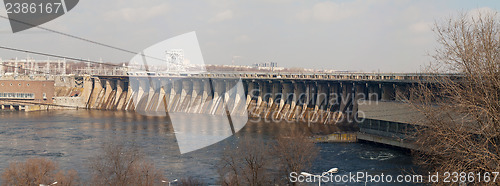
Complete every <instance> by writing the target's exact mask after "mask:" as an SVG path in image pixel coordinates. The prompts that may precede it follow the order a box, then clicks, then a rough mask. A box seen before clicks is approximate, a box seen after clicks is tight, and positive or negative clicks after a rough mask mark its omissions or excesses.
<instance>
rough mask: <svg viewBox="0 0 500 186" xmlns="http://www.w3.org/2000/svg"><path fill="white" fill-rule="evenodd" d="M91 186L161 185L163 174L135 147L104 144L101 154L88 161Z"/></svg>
mask: <svg viewBox="0 0 500 186" xmlns="http://www.w3.org/2000/svg"><path fill="white" fill-rule="evenodd" d="M90 162H91V164H90V168H91V172H92V174H93V180H92V185H145V186H150V185H161V184H162V180H165V179H164V178H163V174H162V173H161V171H160V170H158V169H156V168H155V166H154V165H153V164H152V163H150V162H148V161H146V159H145V157H144V154H143V153H142V152H141V151H140V150H139V149H138V147H137V146H136V145H132V146H126V145H125V144H124V143H122V142H114V143H113V142H109V143H105V144H104V145H103V146H102V148H101V153H99V154H98V155H97V156H95V157H93V158H91V159H90Z"/></svg>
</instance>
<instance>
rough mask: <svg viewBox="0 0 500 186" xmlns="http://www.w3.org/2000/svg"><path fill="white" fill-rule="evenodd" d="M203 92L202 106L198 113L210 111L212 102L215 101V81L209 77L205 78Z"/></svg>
mask: <svg viewBox="0 0 500 186" xmlns="http://www.w3.org/2000/svg"><path fill="white" fill-rule="evenodd" d="M202 82H203V83H202V84H203V94H202V96H201V107H200V108H199V109H198V111H197V113H210V109H211V107H212V106H211V104H212V103H213V97H214V94H213V90H212V89H213V88H212V87H213V83H211V82H210V80H209V79H203V80H202Z"/></svg>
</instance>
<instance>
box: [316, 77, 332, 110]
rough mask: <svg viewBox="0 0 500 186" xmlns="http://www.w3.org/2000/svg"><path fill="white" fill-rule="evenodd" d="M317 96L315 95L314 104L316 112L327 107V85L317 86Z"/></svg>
mask: <svg viewBox="0 0 500 186" xmlns="http://www.w3.org/2000/svg"><path fill="white" fill-rule="evenodd" d="M317 89H318V90H317V94H316V103H315V107H314V110H316V111H318V110H319V109H323V110H324V109H325V108H327V105H328V103H327V102H328V95H329V90H328V89H329V87H328V85H327V84H323V83H321V84H318V88H317Z"/></svg>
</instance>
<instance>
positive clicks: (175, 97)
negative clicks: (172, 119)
mask: <svg viewBox="0 0 500 186" xmlns="http://www.w3.org/2000/svg"><path fill="white" fill-rule="evenodd" d="M171 81H172V90H171V92H170V101H171V103H170V106H169V107H168V108H169V111H170V112H176V111H177V107H178V106H179V103H180V99H181V91H182V81H181V80H180V79H172V80H171Z"/></svg>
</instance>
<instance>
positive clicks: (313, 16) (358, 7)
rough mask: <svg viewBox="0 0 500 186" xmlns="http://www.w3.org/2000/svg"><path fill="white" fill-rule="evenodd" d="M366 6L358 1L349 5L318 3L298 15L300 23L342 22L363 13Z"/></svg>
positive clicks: (327, 2) (328, 2)
mask: <svg viewBox="0 0 500 186" xmlns="http://www.w3.org/2000/svg"><path fill="white" fill-rule="evenodd" d="M364 9H365V6H363V5H362V4H359V3H358V2H357V1H355V2H348V3H335V2H330V1H325V2H318V3H316V4H314V5H313V6H312V7H311V8H309V9H306V10H303V11H301V12H299V13H298V14H297V18H298V20H300V21H309V20H315V21H321V22H332V21H340V20H344V19H347V18H350V17H353V16H355V15H358V14H359V13H361V12H363V10H364Z"/></svg>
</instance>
